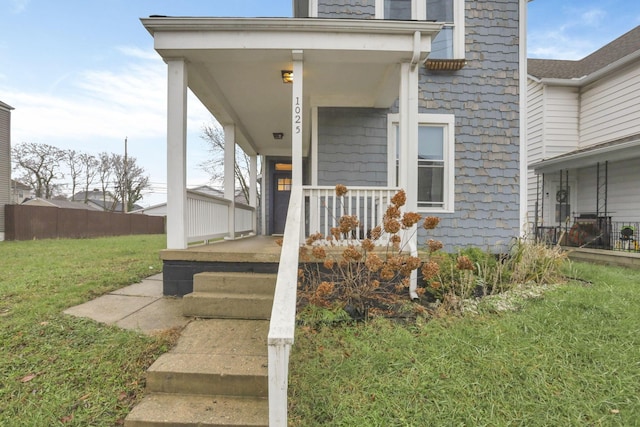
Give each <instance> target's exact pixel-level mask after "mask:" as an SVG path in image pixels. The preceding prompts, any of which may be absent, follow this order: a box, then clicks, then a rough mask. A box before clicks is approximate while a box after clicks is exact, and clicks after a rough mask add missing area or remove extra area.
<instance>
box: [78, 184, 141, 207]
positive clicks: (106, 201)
mask: <svg viewBox="0 0 640 427" xmlns="http://www.w3.org/2000/svg"><path fill="white" fill-rule="evenodd" d="M73 201H75V202H86V204H88V205H90V206H92V207H94V208H96V209H98V210H101V211H107V212H123V206H122V203H120V202H116V201H115V199H114V198H113V196H112V195H111V194H109V193H106V194H105V195H103V193H102V191H100V190H97V189H94V190H92V191H88V192H87V191H80V192H78V193H76V194H74V196H73ZM138 209H142V206H140V205H137V204H134V205H133V209H132V210H138Z"/></svg>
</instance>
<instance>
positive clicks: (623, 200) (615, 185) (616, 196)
mask: <svg viewBox="0 0 640 427" xmlns="http://www.w3.org/2000/svg"><path fill="white" fill-rule="evenodd" d="M600 168H601V169H600V170H601V173H602V174H604V163H601V164H600ZM607 181H608V194H607V202H608V206H607V211H608V213H609V215H610V216H611V220H612V221H624V222H637V221H640V186H639V185H638V182H640V168H638V160H637V159H631V160H624V161H621V162H614V163H609V165H608V180H607ZM578 182H579V183H580V188H579V191H578V204H577V212H579V213H580V212H595V211H596V197H597V193H596V182H597V174H596V167H595V166H593V167H590V168H584V169H581V170H580V171H579V172H578Z"/></svg>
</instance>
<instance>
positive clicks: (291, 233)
mask: <svg viewBox="0 0 640 427" xmlns="http://www.w3.org/2000/svg"><path fill="white" fill-rule="evenodd" d="M302 207H303V198H302V188H300V187H299V186H294V187H293V188H292V190H291V198H290V200H289V209H288V211H287V222H286V225H285V229H284V238H283V242H282V252H281V253H280V265H279V267H278V278H277V279H276V290H275V294H274V297H273V308H272V310H271V321H270V324H269V337H268V344H269V350H268V355H269V426H271V427H280V426H282V427H286V425H287V384H288V377H289V353H290V351H291V346H292V345H293V340H294V334H295V323H296V292H297V283H298V251H299V247H300V245H299V242H300V230H301V227H302V225H303V222H302V213H303V209H302Z"/></svg>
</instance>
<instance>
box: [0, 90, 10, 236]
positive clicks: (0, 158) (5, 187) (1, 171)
mask: <svg viewBox="0 0 640 427" xmlns="http://www.w3.org/2000/svg"><path fill="white" fill-rule="evenodd" d="M11 110H13V107H11V106H9V105H7V104H5V103H4V102H2V101H0V240H4V206H5V205H7V204H10V203H11Z"/></svg>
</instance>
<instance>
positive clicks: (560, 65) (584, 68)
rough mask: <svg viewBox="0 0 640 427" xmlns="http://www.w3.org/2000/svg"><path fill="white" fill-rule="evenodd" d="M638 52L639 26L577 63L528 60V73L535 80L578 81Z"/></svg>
mask: <svg viewBox="0 0 640 427" xmlns="http://www.w3.org/2000/svg"><path fill="white" fill-rule="evenodd" d="M639 50H640V26H637V27H636V28H634V29H633V30H631V31H629V32H628V33H626V34H623V35H622V36H620V37H618V38H617V39H615V40H614V41H612V42H611V43H609V44H607V45H605V46H603V47H601V48H600V49H598V50H596V51H595V52H593V53H592V54H591V55H589V56H586V57H584V58H582V59H581V60H579V61H566V60H557V59H529V60H527V67H528V73H529V74H530V75H532V76H534V77H537V78H540V79H542V78H551V79H578V78H581V77H584V76H588V75H589V74H591V73H594V72H596V71H598V70H600V69H602V68H604V67H606V66H607V65H610V64H613V63H614V62H616V61H618V60H620V59H622V58H624V57H625V56H628V55H631V54H632V53H634V52H637V51H639Z"/></svg>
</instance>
